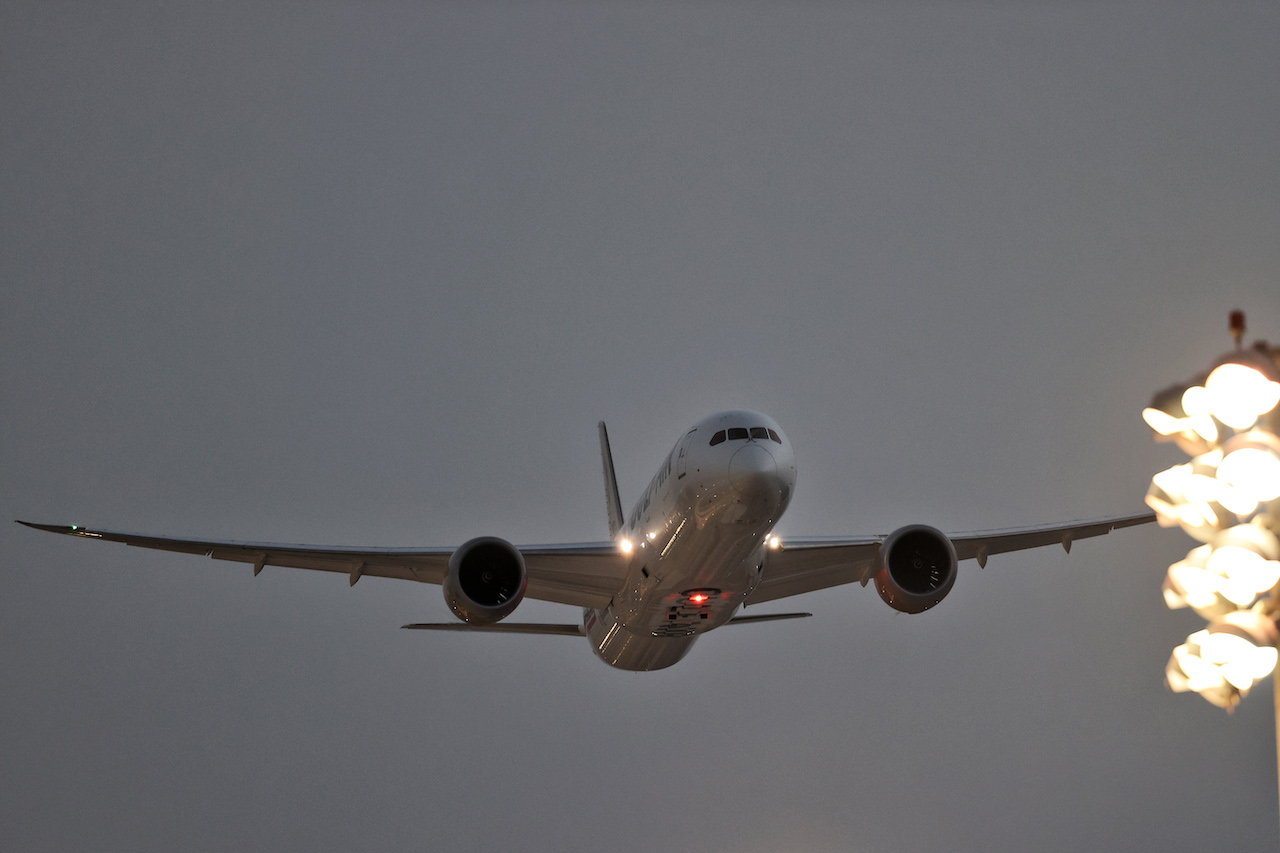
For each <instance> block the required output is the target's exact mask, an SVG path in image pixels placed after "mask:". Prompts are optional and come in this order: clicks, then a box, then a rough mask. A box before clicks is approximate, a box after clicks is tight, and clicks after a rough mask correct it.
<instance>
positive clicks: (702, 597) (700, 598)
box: [689, 592, 711, 604]
mask: <svg viewBox="0 0 1280 853" xmlns="http://www.w3.org/2000/svg"><path fill="white" fill-rule="evenodd" d="M710 597H711V596H709V595H707V594H706V593H705V592H695V593H694V594H693V595H691V596H689V603H690V604H706V603H707V599H708V598H710Z"/></svg>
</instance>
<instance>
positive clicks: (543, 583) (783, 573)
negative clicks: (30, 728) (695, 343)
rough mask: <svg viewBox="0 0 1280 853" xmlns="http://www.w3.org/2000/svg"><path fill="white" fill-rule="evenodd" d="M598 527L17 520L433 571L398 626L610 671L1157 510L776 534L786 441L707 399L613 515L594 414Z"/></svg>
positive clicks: (130, 541) (667, 662)
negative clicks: (328, 534)
mask: <svg viewBox="0 0 1280 853" xmlns="http://www.w3.org/2000/svg"><path fill="white" fill-rule="evenodd" d="M598 430H599V436H600V455H601V460H602V464H603V467H604V485H605V499H606V511H607V515H608V523H609V535H610V540H609V541H605V542H586V543H576V544H564V545H531V546H520V547H517V546H514V545H512V544H511V543H510V542H507V541H506V540H504V539H500V538H498V537H495V536H481V537H478V538H475V539H471V540H470V541H468V542H465V543H463V544H462V545H461V546H459V547H457V548H350V547H314V546H310V545H282V544H272V543H258V542H225V541H219V540H206V539H176V538H169V537H163V536H147V535H137V534H132V533H115V532H111V531H106V530H93V529H89V528H85V527H79V526H76V525H71V526H59V525H47V524H33V523H30V522H25V521H19V522H18V523H19V524H24V525H26V526H27V527H32V528H35V529H37V530H45V531H49V532H51V533H62V534H66V535H69V536H79V537H82V538H86V539H100V540H104V541H108V542H123V543H124V544H126V545H134V546H138V547H142V548H156V549H160V550H164V551H177V552H183V553H191V554H203V555H205V556H207V557H212V558H213V559H215V560H230V561H233V562H241V563H250V564H252V565H253V573H254V575H255V576H256V575H257V574H258V573H260V572H261V571H262V569H263V568H264V567H265V566H285V567H291V568H299V569H314V570H319V571H328V572H341V573H343V574H346V575H347V576H348V577H349V580H350V583H351V585H352V586H354V585H355V584H356V582H357V581H359V580H360V579H361V578H362V577H366V576H370V577H384V578H400V579H402V580H411V581H419V582H426V583H434V584H439V585H440V586H441V587H442V588H443V592H444V599H445V602H446V603H447V604H448V605H449V609H450V610H452V611H453V614H454V615H455V616H457V617H458V620H459V621H457V622H449V623H419V624H411V625H405V626H403V627H405V628H411V629H418V630H436V631H490V632H503V633H518V634H553V635H569V636H577V637H586V638H587V639H588V640H589V641H590V644H591V650H592V651H593V652H595V654H596V656H597V657H599V658H600V659H601V660H603V661H604V662H605V663H607V664H609V665H610V666H613V667H616V668H618V669H623V670H633V671H651V670H658V669H664V668H666V667H669V666H672V665H673V664H675V663H677V662H679V661H680V660H681V659H682V658H684V656H685V655H686V654H688V652H689V650H690V648H692V646H693V643H694V641H695V640H697V638H698V637H699V636H701V635H702V634H705V633H706V632H708V631H711V630H714V629H716V628H719V627H721V626H725V625H739V624H743V623H752V622H767V621H776V620H780V619H795V618H800V617H805V616H809V615H811V614H808V613H766V614H759V615H755V614H753V615H749V616H740V615H737V613H738V610H739V609H740V608H742V607H744V606H746V605H757V604H762V603H764V602H767V601H774V600H776V599H781V598H786V597H789V596H793V595H800V594H801V593H806V592H813V591H815V590H819V589H825V588H827V587H832V586H838V585H841V584H847V583H853V582H855V581H856V582H859V583H861V584H862V585H863V586H864V587H865V586H866V585H867V584H868V583H869V582H871V581H873V580H874V581H875V587H876V591H877V592H878V593H879V594H880V597H881V599H883V600H884V602H885V603H886V604H888V605H889V606H890V607H892V608H893V609H895V610H897V611H900V612H903V613H920V612H923V611H925V610H928V609H929V608H931V607H933V606H935V605H936V604H938V603H939V602H940V601H942V599H943V598H945V597H946V595H947V593H949V592H950V591H951V588H952V586H953V585H954V583H955V580H956V574H957V568H958V564H959V562H960V561H961V560H970V559H972V560H976V561H977V562H978V565H979V566H980V567H983V568H985V567H986V564H987V560H988V558H989V557H990V556H992V555H994V554H1003V553H1007V552H1012V551H1021V550H1024V549H1027V548H1038V547H1041V546H1045V545H1054V544H1060V545H1062V547H1063V548H1064V549H1065V550H1066V551H1067V552H1068V553H1069V552H1070V551H1071V544H1072V542H1074V541H1076V540H1079V539H1087V538H1090V537H1093V536H1101V535H1103V534H1106V533H1109V532H1111V531H1112V530H1116V529H1119V528H1123V527H1131V526H1133V525H1138V524H1146V523H1148V522H1151V521H1154V520H1155V515H1154V513H1142V514H1137V515H1123V516H1112V517H1107V518H1096V519H1091V520H1086V521H1072V522H1068V523H1066V524H1050V525H1042V526H1037V527H1022V528H1012V529H1007V530H988V531H979V532H974V533H959V534H946V533H943V532H942V531H940V530H938V529H936V528H934V527H930V526H928V525H925V524H908V525H906V526H904V527H900V528H898V529H897V530H895V531H893V532H892V533H890V534H888V535H887V536H843V537H825V538H798V539H792V538H788V539H786V540H785V541H783V540H782V539H780V538H779V537H778V536H777V535H775V534H774V529H775V527H776V526H777V524H778V521H779V519H780V518H782V514H783V513H784V512H785V511H786V509H787V506H788V504H789V503H790V501H791V495H792V492H793V491H794V489H795V483H796V461H795V453H794V451H793V449H792V446H791V442H790V441H789V440H788V439H787V437H786V434H785V433H784V432H783V431H782V428H781V427H779V426H778V424H777V423H776V422H775V421H774V420H772V419H771V418H769V417H767V416H765V415H762V414H760V413H758V412H752V411H746V410H734V411H725V412H718V413H716V414H713V415H711V416H710V417H708V418H705V419H703V420H701V421H698V422H697V423H696V424H694V425H693V426H692V427H690V428H689V429H687V430H686V431H685V432H684V433H682V434H681V436H680V438H679V440H678V441H676V443H675V445H674V446H673V447H672V448H671V451H670V452H669V453H668V454H667V456H666V458H665V459H663V461H662V463H661V465H659V466H658V471H657V473H656V474H655V475H654V477H653V479H652V480H651V481H650V483H649V485H648V487H647V488H645V490H644V494H643V495H641V497H640V499H639V500H638V501H636V504H635V507H634V508H633V509H632V510H631V513H630V514H629V515H626V516H624V515H623V514H622V503H621V501H620V499H619V495H618V483H617V478H616V476H615V474H614V468H613V454H612V451H611V450H610V447H609V434H608V430H607V429H606V428H605V424H604V422H603V421H601V422H600V423H599V425H598ZM526 597H528V598H532V599H536V600H539V601H551V602H557V603H560V604H567V605H571V606H575V607H580V608H582V618H581V621H580V622H577V623H569V624H545V623H509V622H504V621H503V620H504V619H505V618H506V617H507V616H510V615H511V613H512V612H513V611H514V610H515V609H516V607H517V606H518V605H519V604H520V602H521V601H522V600H523V599H524V598H526Z"/></svg>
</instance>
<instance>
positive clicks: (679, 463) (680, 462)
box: [676, 429, 697, 480]
mask: <svg viewBox="0 0 1280 853" xmlns="http://www.w3.org/2000/svg"><path fill="white" fill-rule="evenodd" d="M695 432H697V430H696V429H691V430H689V431H688V432H687V433H685V434H684V438H682V439H680V447H679V449H677V450H676V479H677V480H679V479H680V478H681V477H683V476H684V475H685V463H686V462H687V461H688V459H689V445H690V444H692V443H693V434H694V433H695Z"/></svg>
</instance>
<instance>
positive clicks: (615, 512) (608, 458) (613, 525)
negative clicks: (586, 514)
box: [600, 421, 622, 537]
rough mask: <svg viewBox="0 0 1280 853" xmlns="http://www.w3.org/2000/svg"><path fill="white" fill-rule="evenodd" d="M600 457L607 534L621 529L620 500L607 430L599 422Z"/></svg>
mask: <svg viewBox="0 0 1280 853" xmlns="http://www.w3.org/2000/svg"><path fill="white" fill-rule="evenodd" d="M600 458H601V461H602V462H603V463H604V500H605V509H606V510H607V511H608V513H609V536H611V537H616V536H617V535H618V533H619V532H620V531H621V530H622V501H621V500H619V499H618V478H617V477H616V476H615V475H614V473H613V452H612V451H611V450H610V449H609V431H608V430H607V429H605V427H604V421H601V422H600Z"/></svg>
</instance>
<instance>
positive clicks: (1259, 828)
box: [0, 2, 1280, 853]
mask: <svg viewBox="0 0 1280 853" xmlns="http://www.w3.org/2000/svg"><path fill="white" fill-rule="evenodd" d="M848 5H849V6H852V5H853V4H848ZM212 6H214V4H191V3H165V4H145V3H137V4H90V3H72V4H45V3H32V4H18V3H10V2H6V3H3V5H0V115H2V116H3V117H4V118H3V121H0V275H2V277H3V279H2V280H3V289H2V290H0V324H2V325H0V359H2V364H3V370H2V373H0V382H2V383H3V384H2V385H0V465H2V466H3V467H0V501H2V502H3V506H2V509H3V516H4V517H5V518H26V519H31V520H36V521H45V522H50V523H78V524H91V525H97V526H102V527H107V528H111V529H124V530H136V531H144V532H154V533H169V534H174V535H182V534H186V535H192V536H208V537H221V538H240V539H258V540H272V541H286V542H311V543H316V544H350V545H363V544H370V545H405V546H409V545H423V544H456V543H459V542H461V541H463V540H465V539H467V538H469V537H471V536H475V535H481V534H493V535H499V536H504V537H507V538H509V539H511V540H513V541H516V542H554V541H574V540H593V539H599V538H602V537H603V536H604V535H605V512H604V506H603V499H602V492H603V489H602V484H601V478H600V472H599V462H598V452H597V445H596V436H595V422H596V421H597V420H598V419H600V418H604V419H606V420H607V421H608V422H609V425H610V429H611V433H612V438H613V445H614V452H615V456H616V462H617V466H618V474H619V479H620V481H621V485H622V489H623V492H624V502H626V503H627V504H628V505H629V504H630V501H631V500H633V499H634V498H635V497H636V496H637V494H638V493H639V491H640V489H641V488H643V486H644V484H645V483H647V482H648V478H649V476H650V474H651V473H652V471H653V468H654V467H655V466H656V465H657V464H658V462H659V461H660V459H661V458H662V457H663V455H664V454H665V453H666V451H667V450H668V449H669V446H670V445H671V443H672V442H674V440H675V439H676V437H677V436H678V435H679V434H680V433H681V431H682V430H683V429H684V428H685V427H686V426H687V425H688V424H689V423H691V422H693V421H694V420H696V419H698V418H700V417H701V416H703V415H705V414H707V413H709V412H711V411H714V410H716V409H721V408H727V407H731V406H743V407H751V408H757V409H760V410H763V411H765V412H768V413H770V414H771V415H773V416H774V417H776V418H777V419H778V420H779V421H780V422H781V424H782V425H783V427H784V428H785V429H786V430H787V431H788V433H789V435H790V437H791V439H792V440H793V442H794V443H795V445H796V447H797V449H798V465H799V485H798V490H797V493H796V497H795V500H794V501H793V503H792V508H791V510H790V511H789V513H788V515H787V517H786V518H785V519H784V522H783V525H782V527H781V532H783V533H784V534H785V533H793V534H805V535H835V534H841V533H875V532H887V531H888V530H891V529H893V528H894V527H896V526H898V525H900V524H905V523H910V522H927V523H932V524H935V525H938V526H940V527H943V528H944V529H948V530H955V531H963V530H972V529H981V528H987V527H1003V526H1011V525H1019V524H1035V523H1042V522H1051V521H1063V520H1069V519H1073V518H1080V517H1087V516H1092V515H1101V514H1111V513H1123V512H1131V511H1135V510H1138V509H1140V508H1141V498H1142V495H1143V493H1144V491H1145V488H1146V482H1147V479H1148V478H1149V477H1150V475H1151V474H1152V473H1154V472H1155V471H1156V470H1159V469H1160V468H1162V467H1167V466H1168V465H1171V464H1174V462H1176V461H1178V460H1179V456H1178V454H1177V452H1176V451H1174V450H1173V449H1171V448H1170V447H1167V446H1163V447H1162V446H1156V445H1155V444H1154V443H1153V442H1151V441H1150V439H1149V438H1148V436H1147V433H1146V428H1145V426H1144V425H1143V424H1142V422H1141V420H1140V419H1139V411H1140V409H1141V407H1142V405H1143V404H1144V403H1145V402H1146V400H1147V399H1148V397H1149V396H1150V394H1151V393H1152V391H1154V390H1155V389H1157V388H1160V387H1163V386H1164V385H1167V384H1169V383H1170V382H1173V381H1175V380H1180V379H1183V378H1185V377H1186V376H1188V375H1190V374H1192V373H1195V372H1197V371H1199V370H1202V369H1204V368H1205V367H1206V365H1207V364H1208V362H1209V361H1210V360H1211V359H1212V358H1213V357H1214V356H1216V355H1218V354H1219V353H1221V352H1222V351H1224V350H1226V349H1228V348H1229V346H1230V339H1229V337H1228V335H1227V333H1226V330H1225V321H1226V314H1227V312H1228V311H1229V310H1230V309H1232V308H1235V307H1239V308H1243V309H1245V310H1246V311H1247V312H1248V313H1249V317H1250V321H1251V336H1260V337H1269V338H1270V339H1272V340H1273V341H1275V340H1280V287H1277V276H1276V273H1277V270H1280V240H1277V234H1278V233H1280V146H1277V140H1278V139H1280V51H1277V49H1276V45H1277V44H1278V43H1280V10H1277V8H1276V7H1275V5H1274V4H1270V3H1239V4H1200V3H1185V4H1175V3H1158V4H1157V3H1151V4H1128V3H1108V4H1101V3H1089V4H1065V3H1062V4H1036V5H1029V4H1021V3H1016V4H1015V3H980V4H979V3H974V4H935V3H923V2H919V3H897V4H891V5H890V4H885V5H874V4H861V5H857V6H856V8H846V6H845V5H843V4H830V5H828V4H819V3H806V4H795V5H776V4H763V5H756V6H752V5H748V4H740V3H734V4H729V3H723V4H702V5H695V6H689V5H687V4H675V3H673V4H665V5H657V4H645V5H641V4H618V5H597V4H564V5H546V4H520V5H518V6H516V5H502V4H467V5H462V4H458V5H427V4H391V3H386V4H354V3H353V4H350V5H342V4H330V5H323V4H316V3H298V4H282V3H278V4H243V5H234V4H232V5H228V4H217V7H216V8H210V7H212ZM1192 544H1193V543H1192V542H1191V540H1189V539H1187V538H1186V537H1185V536H1183V535H1182V534H1180V533H1177V532H1173V531H1160V530H1157V529H1154V528H1152V529H1142V530H1138V531H1126V532H1123V533H1120V534H1117V535H1115V536H1114V537H1111V538H1109V539H1106V540H1097V541H1092V542H1087V543H1081V544H1080V545H1079V546H1077V547H1076V548H1075V551H1074V553H1073V554H1072V555H1070V556H1069V557H1068V556H1066V555H1063V554H1062V553H1061V552H1060V551H1057V550H1047V551H1044V552H1035V553H1032V554H1028V555H1024V556H1007V557H998V558H993V559H992V560H991V562H990V564H989V565H988V567H987V569H986V570H985V571H979V570H978V569H977V567H976V566H974V565H973V564H966V565H965V566H963V567H962V570H961V577H960V579H959V581H958V583H957V585H956V587H955V590H954V592H953V593H952V594H951V596H950V597H949V598H948V599H947V600H946V601H945V602H944V603H943V604H942V605H941V606H940V607H938V608H937V609H936V610H934V611H931V612H929V613H926V614H923V615H921V616H916V617H907V616H899V615H896V614H894V613H893V612H892V611H890V610H889V608H887V607H886V606H884V605H883V604H882V603H881V602H880V600H879V599H878V598H877V597H876V595H875V594H874V592H872V591H870V590H864V589H861V588H858V587H848V588H841V589H836V590H829V591H826V592H823V593H817V594H813V595H809V596H805V597H803V598H800V599H795V600H793V601H790V602H781V603H780V605H781V606H771V609H776V610H785V609H796V608H804V609H810V610H812V611H813V612H814V613H815V614H816V618H814V619H811V620H806V621H804V622H796V623H786V624H780V625H773V626H758V627H754V628H741V629H734V630H732V631H723V632H715V633H713V634H711V635H709V636H707V637H705V638H703V639H702V640H700V641H699V643H698V645H697V647H695V649H694V650H693V652H692V653H691V654H690V656H689V657H688V658H686V659H685V661H684V662H682V663H681V664H679V665H678V666H676V667H675V668H673V669H670V670H667V671H663V672H658V673H649V674H633V673H625V672H617V671H613V670H611V669H609V668H608V667H607V666H605V665H603V664H602V663H600V662H599V661H598V660H596V659H595V658H594V657H593V656H592V655H591V653H590V651H589V649H588V648H587V646H586V644H585V643H582V642H577V641H573V640H569V639H564V638H553V637H548V638H512V637H484V636H479V637H453V636H426V635H423V634H420V633H417V632H408V631H401V630H399V626H400V625H401V624H403V623H405V622H410V621H429V620H437V619H447V618H449V615H448V611H447V608H446V607H445V605H444V603H443V600H442V597H441V595H440V592H439V590H438V588H436V587H430V586H424V587H421V588H417V587H413V586H411V585H408V584H404V583H400V582H396V581H389V580H380V579H367V580H365V581H364V582H362V583H360V584H358V585H357V586H356V587H355V588H353V589H349V588H348V586H347V583H346V581H345V578H342V577H335V576H330V575H323V576H313V575H310V574H308V573H305V572H299V571H293V570H286V569H274V570H272V569H268V570H266V571H264V572H263V574H262V575H261V576H260V577H259V578H257V579H254V578H253V577H252V576H251V571H250V569H249V568H248V567H245V566H236V565H228V564H222V563H213V562H211V561H208V560H202V559H200V558H197V557H189V556H182V555H166V554H162V553H155V552H144V551H139V550H135V549H129V548H124V547H121V546H114V545H113V546H108V545H101V546H98V545H94V544H93V543H88V542H82V541H75V540H70V539H61V538H55V537H52V536H47V535H44V534H39V533H36V532H33V531H30V530H27V529H25V528H20V527H18V526H17V525H13V524H9V523H7V522H6V523H5V524H3V525H0V549H2V550H0V553H3V590H4V592H3V595H0V642H3V644H4V647H5V649H6V654H5V655H4V656H3V658H2V659H0V683H2V684H3V690H0V722H2V723H3V725H2V726H0V766H3V767H4V768H5V772H4V773H3V774H0V846H2V847H4V848H5V849H7V850H24V851H26V850H68V849H98V850H126V849H127V850H155V851H160V850H173V849H186V850H228V849H237V850H277V849H289V850H304V849H305V850H338V849H352V848H355V849H393V848H407V847H418V848H428V849H448V850H467V851H469V850H494V849H522V850H531V851H543V850H557V851H559V850H599V849H617V850H632V849H643V848H653V847H656V846H659V845H662V844H667V845H670V844H672V843H678V844H681V845H686V846H687V845H696V846H697V847H698V848H699V849H703V850H710V851H747V852H748V853H754V851H780V850H787V851H796V850H804V851H834V850H854V851H935V850H936V851H954V850H973V849H983V850H990V851H1024V850H1031V849H1034V850H1042V851H1066V850H1071V851H1076V850H1085V849H1089V850H1115V851H1121V850H1123V851H1133V850H1152V851H1155V850H1159V851H1168V850H1206V849H1229V848H1230V847H1232V846H1237V847H1238V849H1263V848H1274V847H1275V845H1276V843H1277V825H1278V823H1277V790H1276V777H1275V753H1274V735H1273V733H1272V724H1273V722H1272V721H1273V703H1272V699H1271V696H1270V683H1269V682H1268V683H1267V684H1266V685H1265V686H1264V687H1263V688H1262V689H1261V690H1260V691H1259V692H1258V693H1256V694H1255V695H1253V696H1251V697H1250V698H1249V699H1248V700H1246V702H1245V703H1244V704H1243V705H1242V706H1241V707H1240V709H1239V710H1238V711H1237V712H1236V713H1235V715H1234V716H1231V717H1228V716H1227V715H1225V714H1223V713H1222V712H1221V711H1219V710H1217V709H1215V708H1213V707H1211V706H1210V705H1208V704H1207V703H1205V702H1203V701H1202V700H1200V699H1199V698H1196V697H1191V696H1175V695H1173V694H1170V693H1168V692H1167V691H1166V690H1165V689H1164V687H1163V685H1162V671H1163V666H1164V663H1165V660H1166V659H1167V657H1168V655H1169V653H1170V651H1171V649H1172V647H1173V646H1174V645H1176V644H1177V643H1179V642H1181V641H1182V639H1183V638H1184V637H1185V636H1186V635H1187V634H1188V633H1190V632H1191V631H1192V630H1194V629H1195V628H1196V627H1197V626H1198V623H1197V621H1196V619H1195V618H1194V617H1193V616H1190V615H1188V614H1185V613H1170V612H1168V611H1167V610H1165V609H1164V608H1163V605H1162V603H1161V600H1160V593H1159V589H1160V581H1161V579H1162V576H1163V573H1164V570H1165V567H1166V566H1167V565H1168V564H1169V563H1170V562H1171V561H1173V560H1174V559H1176V558H1178V557H1179V556H1181V554H1182V553H1184V552H1185V551H1186V550H1187V549H1189V548H1190V547H1191V545H1192ZM575 616H576V614H575V612H574V611H572V610H571V609H569V608H563V607H556V606H552V605H545V604H540V603H537V602H529V603H527V604H525V605H522V607H521V609H520V611H519V612H518V613H517V614H516V616H515V617H514V618H517V619H530V620H541V619H550V620H563V619H572V618H575Z"/></svg>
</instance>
